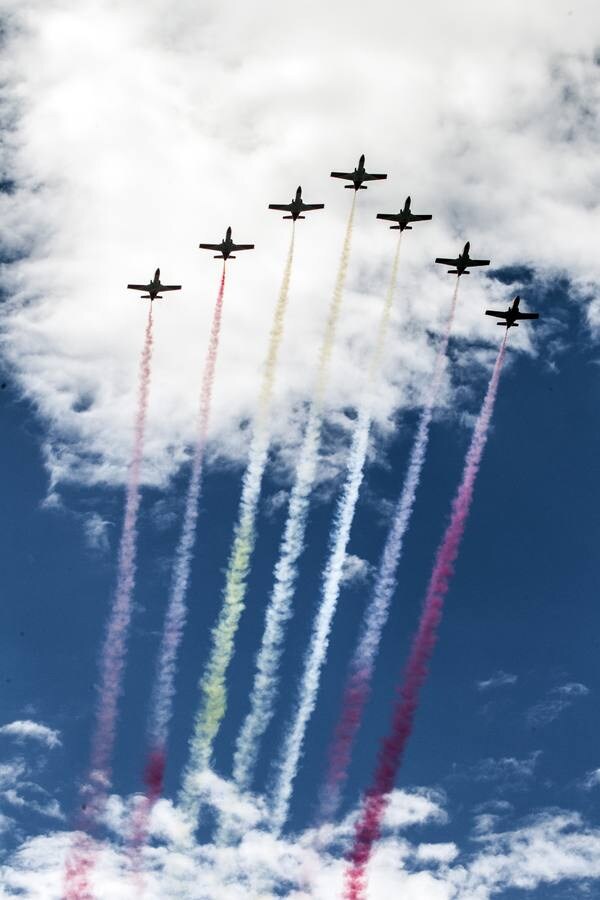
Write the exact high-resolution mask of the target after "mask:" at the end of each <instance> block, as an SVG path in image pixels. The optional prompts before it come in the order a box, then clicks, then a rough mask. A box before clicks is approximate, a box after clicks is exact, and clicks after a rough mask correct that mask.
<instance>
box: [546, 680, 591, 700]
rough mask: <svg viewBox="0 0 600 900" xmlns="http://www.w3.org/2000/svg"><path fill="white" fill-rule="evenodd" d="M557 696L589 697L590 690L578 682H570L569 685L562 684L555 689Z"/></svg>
mask: <svg viewBox="0 0 600 900" xmlns="http://www.w3.org/2000/svg"><path fill="white" fill-rule="evenodd" d="M555 691H556V693H557V694H559V695H560V696H561V697H587V695H588V694H589V692H590V689H589V688H588V687H586V686H585V684H581V683H580V682H578V681H570V682H568V683H567V684H561V685H560V687H557V688H555Z"/></svg>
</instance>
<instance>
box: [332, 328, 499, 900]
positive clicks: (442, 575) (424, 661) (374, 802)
mask: <svg viewBox="0 0 600 900" xmlns="http://www.w3.org/2000/svg"><path fill="white" fill-rule="evenodd" d="M506 336H507V332H506V333H505V335H504V339H503V341H502V344H501V346H500V350H499V352H498V356H497V358H496V363H495V365H494V370H493V372H492V377H491V379H490V383H489V385H488V389H487V393H486V395H485V399H484V401H483V406H482V407H481V412H480V413H479V417H478V419H477V422H476V424H475V429H474V431H473V437H472V438H471V444H470V446H469V450H468V452H467V456H466V459H465V466H464V470H463V476H462V480H461V482H460V486H459V488H458V491H457V493H456V495H455V497H454V500H453V502H452V514H451V517H450V523H449V524H448V527H447V528H446V532H445V534H444V537H443V540H442V542H441V544H440V546H439V548H438V551H437V555H436V558H435V564H434V567H433V571H432V573H431V577H430V580H429V585H428V587H427V593H426V595H425V603H424V605H423V612H422V613H421V620H420V622H419V628H418V630H417V633H416V635H415V637H414V639H413V643H412V647H411V651H410V655H409V658H408V663H407V665H406V669H405V671H404V681H403V682H402V683H401V685H400V687H399V689H398V698H397V702H396V708H395V710H394V715H393V720H392V729H391V732H390V734H389V735H388V736H387V737H386V738H385V740H384V741H383V744H382V746H381V749H380V752H379V760H378V763H377V768H376V770H375V776H374V779H373V783H372V785H371V787H370V788H369V790H368V791H367V794H366V795H365V798H364V800H363V806H362V810H361V814H360V816H359V818H358V821H357V823H356V826H355V832H354V844H353V847H352V850H351V851H350V854H349V857H348V863H349V865H348V869H347V870H346V887H345V894H344V896H345V898H346V900H364V897H365V887H366V885H365V873H366V868H367V865H368V863H369V859H370V857H371V852H372V849H373V844H374V843H375V841H376V840H377V839H378V838H379V835H380V830H381V822H382V819H383V815H384V813H385V810H386V807H387V803H388V797H389V794H390V791H391V790H392V788H393V786H394V781H395V778H396V774H397V772H398V769H399V767H400V763H401V762H402V757H403V755H404V750H405V749H406V744H407V742H408V739H409V737H410V734H411V732H412V727H413V721H414V716H415V712H416V710H417V706H418V701H419V693H420V690H421V687H422V685H423V683H424V682H425V679H426V677H427V673H428V664H429V660H430V659H431V655H432V653H433V650H434V647H435V645H436V642H437V629H438V626H439V624H440V621H441V618H442V613H443V608H444V599H445V597H446V594H447V592H448V588H449V586H450V579H451V578H452V575H453V574H454V563H455V561H456V558H457V556H458V551H459V548H460V542H461V539H462V536H463V533H464V530H465V525H466V521H467V517H468V515H469V509H470V506H471V500H472V498H473V488H474V486H475V479H476V477H477V472H478V471H479V466H480V463H481V457H482V454H483V450H484V447H485V443H486V440H487V436H488V430H489V426H490V421H491V418H492V413H493V410H494V402H495V400H496V394H497V391H498V382H499V380H500V373H501V371H502V363H503V361H504V351H505V348H506Z"/></svg>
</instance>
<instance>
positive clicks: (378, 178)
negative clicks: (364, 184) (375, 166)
mask: <svg viewBox="0 0 600 900" xmlns="http://www.w3.org/2000/svg"><path fill="white" fill-rule="evenodd" d="M361 178H362V180H363V181H382V180H383V179H384V178H387V175H369V173H368V172H365V173H364V175H361Z"/></svg>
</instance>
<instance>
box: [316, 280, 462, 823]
mask: <svg viewBox="0 0 600 900" xmlns="http://www.w3.org/2000/svg"><path fill="white" fill-rule="evenodd" d="M458 285H459V279H458V278H457V279H456V286H455V288H454V293H453V295H452V302H451V306H450V314H449V316H448V321H447V323H446V328H445V330H444V333H443V335H442V339H441V341H440V343H439V346H438V350H437V354H436V359H435V365H434V371H433V379H432V381H431V384H430V388H429V391H428V394H427V398H426V401H425V405H424V407H423V410H422V412H421V416H420V418H419V424H418V427H417V433H416V435H415V440H414V443H413V447H412V450H411V454H410V457H409V463H408V469H407V472H406V477H405V480H404V484H403V487H402V492H401V494H400V497H399V499H398V502H397V504H396V511H395V514H394V519H393V521H392V526H391V528H390V531H389V534H388V537H387V540H386V543H385V547H384V550H383V553H382V556H381V561H380V564H379V570H378V572H377V578H376V581H375V586H374V588H373V595H372V598H371V601H370V603H369V604H368V605H367V607H366V609H365V612H364V615H363V620H362V625H361V629H360V633H359V639H358V643H357V646H356V649H355V651H354V654H353V656H352V660H351V662H350V667H349V674H348V678H347V681H346V685H345V688H344V695H343V699H342V709H341V713H340V717H339V719H338V722H337V725H336V727H335V729H334V735H333V740H332V742H331V745H330V748H329V752H328V757H329V765H328V771H327V775H326V778H325V782H324V785H323V789H322V791H321V797H320V801H319V811H318V817H319V820H320V821H325V820H327V819H331V818H332V817H333V816H334V815H335V813H336V812H337V809H338V806H339V802H340V794H341V789H342V787H343V784H344V782H345V780H346V776H347V772H348V766H349V765H350V758H351V753H352V745H353V743H354V738H355V736H356V732H357V731H358V728H359V727H360V722H361V718H362V713H363V710H364V707H365V703H366V701H367V698H368V696H369V690H370V683H371V677H372V674H373V667H374V664H375V657H376V656H377V651H378V649H379V642H380V640H381V634H382V632H383V629H384V627H385V623H386V622H387V618H388V614H389V609H390V604H391V601H392V597H393V594H394V590H395V588H396V572H397V569H398V563H399V561H400V556H401V554H402V546H403V543H404V537H405V535H406V532H407V529H408V526H409V524H410V519H411V516H412V511H413V508H414V505H415V499H416V494H417V489H418V487H419V482H420V480H421V471H422V469H423V464H424V462H425V456H426V453H427V445H428V443H429V427H430V425H431V418H432V416H433V410H434V407H435V404H436V401H437V398H438V395H439V392H440V388H441V383H442V377H443V374H444V366H445V362H446V354H447V351H448V342H449V340H450V333H451V331H452V325H453V323H454V316H455V313H456V304H457V300H458Z"/></svg>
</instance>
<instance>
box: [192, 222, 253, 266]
mask: <svg viewBox="0 0 600 900" xmlns="http://www.w3.org/2000/svg"><path fill="white" fill-rule="evenodd" d="M198 246H199V247H200V249H201V250H217V251H218V253H217V254H216V256H215V257H214V258H215V259H235V258H236V257H235V256H232V255H231V254H232V253H233V252H235V251H237V250H254V244H234V242H233V241H232V240H231V225H230V226H229V228H228V229H227V232H226V234H225V238H224V240H222V241H221V243H220V244H198Z"/></svg>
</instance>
